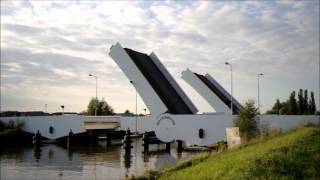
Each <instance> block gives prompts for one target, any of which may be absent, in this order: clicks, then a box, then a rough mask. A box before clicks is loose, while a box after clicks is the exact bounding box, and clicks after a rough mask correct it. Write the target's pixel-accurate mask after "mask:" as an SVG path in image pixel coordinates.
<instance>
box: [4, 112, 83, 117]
mask: <svg viewBox="0 0 320 180" xmlns="http://www.w3.org/2000/svg"><path fill="white" fill-rule="evenodd" d="M62 114H63V113H62V112H55V113H51V114H50V113H45V112H43V111H25V112H19V111H2V112H0V117H16V116H52V115H55V116H56V115H62ZM72 114H73V115H74V114H76V115H77V114H78V113H76V112H64V115H72Z"/></svg>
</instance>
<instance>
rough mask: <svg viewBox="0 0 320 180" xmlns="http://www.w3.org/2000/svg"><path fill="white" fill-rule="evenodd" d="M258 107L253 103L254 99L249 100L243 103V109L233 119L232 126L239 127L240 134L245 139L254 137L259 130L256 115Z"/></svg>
mask: <svg viewBox="0 0 320 180" xmlns="http://www.w3.org/2000/svg"><path fill="white" fill-rule="evenodd" d="M257 115H258V109H257V108H256V107H255V105H254V101H252V100H249V101H247V102H246V103H245V106H244V107H243V110H242V111H240V113H239V115H238V117H237V118H236V119H235V120H234V122H233V123H234V126H236V127H239V130H240V136H241V138H243V139H244V140H245V141H246V140H250V139H252V138H254V137H256V135H257V133H258V132H259V129H258V125H257V121H256V116H257Z"/></svg>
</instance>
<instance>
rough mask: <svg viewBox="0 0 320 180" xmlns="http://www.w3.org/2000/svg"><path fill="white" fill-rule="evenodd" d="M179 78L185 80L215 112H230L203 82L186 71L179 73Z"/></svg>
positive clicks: (188, 70)
mask: <svg viewBox="0 0 320 180" xmlns="http://www.w3.org/2000/svg"><path fill="white" fill-rule="evenodd" d="M181 78H182V79H183V80H185V81H186V82H187V83H188V84H190V86H191V87H192V88H193V89H195V90H196V91H197V92H198V93H199V94H200V95H201V96H202V97H203V98H204V99H205V100H206V101H207V102H208V103H209V104H210V106H211V107H212V108H213V109H214V110H216V112H224V113H228V112H230V109H229V107H228V106H227V105H226V104H225V103H223V102H222V100H221V99H220V98H219V97H218V96H217V95H216V94H215V93H213V92H212V91H211V90H210V89H209V88H208V87H207V86H206V85H205V84H203V82H201V81H199V79H198V77H196V75H195V74H194V73H193V72H192V71H191V70H190V69H187V70H185V71H183V72H182V73H181Z"/></svg>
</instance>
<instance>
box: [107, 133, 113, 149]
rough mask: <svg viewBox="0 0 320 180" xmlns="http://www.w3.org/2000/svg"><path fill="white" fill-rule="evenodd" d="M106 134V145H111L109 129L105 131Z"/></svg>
mask: <svg viewBox="0 0 320 180" xmlns="http://www.w3.org/2000/svg"><path fill="white" fill-rule="evenodd" d="M106 136H107V146H110V145H111V140H112V137H111V133H110V131H107V132H106Z"/></svg>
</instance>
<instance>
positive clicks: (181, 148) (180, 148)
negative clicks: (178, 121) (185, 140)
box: [177, 140, 183, 152]
mask: <svg viewBox="0 0 320 180" xmlns="http://www.w3.org/2000/svg"><path fill="white" fill-rule="evenodd" d="M177 143H178V152H182V150H183V147H182V141H181V140H177Z"/></svg>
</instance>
